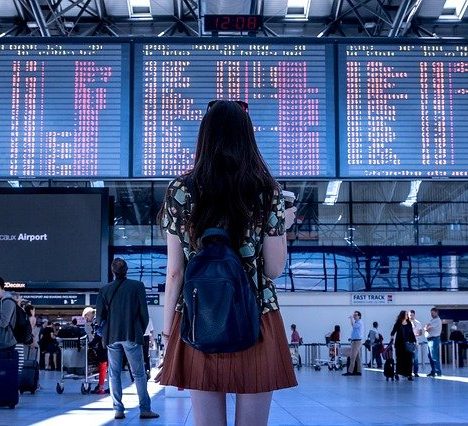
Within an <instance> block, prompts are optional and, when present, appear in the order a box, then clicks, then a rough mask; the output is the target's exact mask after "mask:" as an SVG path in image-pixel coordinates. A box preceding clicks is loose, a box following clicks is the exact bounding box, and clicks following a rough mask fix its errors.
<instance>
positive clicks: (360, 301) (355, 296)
mask: <svg viewBox="0 0 468 426" xmlns="http://www.w3.org/2000/svg"><path fill="white" fill-rule="evenodd" d="M393 301H394V297H393V293H351V305H393Z"/></svg>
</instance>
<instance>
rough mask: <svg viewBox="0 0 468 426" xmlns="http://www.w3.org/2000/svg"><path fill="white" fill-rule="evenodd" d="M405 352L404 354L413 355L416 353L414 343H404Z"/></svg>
mask: <svg viewBox="0 0 468 426" xmlns="http://www.w3.org/2000/svg"><path fill="white" fill-rule="evenodd" d="M405 350H406V352H409V353H412V354H414V352H415V351H416V343H414V342H405Z"/></svg>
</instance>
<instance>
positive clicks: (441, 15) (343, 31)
mask: <svg viewBox="0 0 468 426" xmlns="http://www.w3.org/2000/svg"><path fill="white" fill-rule="evenodd" d="M205 15H258V16H261V17H262V21H263V25H262V26H261V29H260V30H259V31H258V32H255V34H253V33H251V35H256V36H257V37H265V36H267V37H275V36H287V37H301V36H310V37H392V38H393V37H435V38H437V37H466V36H467V34H468V29H467V28H468V25H467V15H466V1H465V0H1V1H0V35H2V36H95V35H99V36H111V37H118V36H151V37H164V36H168V35H170V36H182V37H183V36H212V35H213V34H212V33H211V32H208V31H205V29H204V17H205ZM226 23H227V21H225V24H226ZM222 34H224V33H222ZM222 34H221V35H222ZM226 34H229V33H226ZM239 34H240V33H239V32H231V33H230V34H229V35H239ZM242 35H248V31H244V32H243V33H242Z"/></svg>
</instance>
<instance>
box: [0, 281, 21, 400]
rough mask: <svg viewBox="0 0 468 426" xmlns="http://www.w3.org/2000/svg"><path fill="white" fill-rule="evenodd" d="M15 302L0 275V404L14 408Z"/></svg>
mask: <svg viewBox="0 0 468 426" xmlns="http://www.w3.org/2000/svg"><path fill="white" fill-rule="evenodd" d="M15 321H16V303H15V301H14V300H13V299H12V297H11V294H10V293H9V292H7V291H6V290H5V281H4V280H3V278H1V277H0V406H8V407H10V408H15V406H16V404H18V353H17V352H16V350H15V345H16V343H17V342H16V339H15V336H14V335H13V328H14V326H15Z"/></svg>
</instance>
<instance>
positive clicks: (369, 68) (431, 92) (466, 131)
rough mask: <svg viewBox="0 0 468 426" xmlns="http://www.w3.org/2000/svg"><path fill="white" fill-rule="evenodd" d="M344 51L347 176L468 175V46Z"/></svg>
mask: <svg viewBox="0 0 468 426" xmlns="http://www.w3.org/2000/svg"><path fill="white" fill-rule="evenodd" d="M338 49H339V52H338V54H339V73H340V74H339V75H340V76H342V78H340V79H339V81H340V83H339V84H340V88H339V90H340V92H339V93H340V105H339V108H340V151H341V153H340V175H341V176H342V177H366V178H368V177H370V178H372V177H382V178H399V177H402V178H428V177H447V178H467V177H468V120H467V114H468V59H467V58H468V46H467V45H456V44H445V43H444V44H437V45H435V44H426V45H421V44H345V45H339V46H338Z"/></svg>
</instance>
